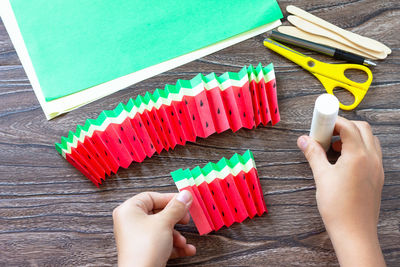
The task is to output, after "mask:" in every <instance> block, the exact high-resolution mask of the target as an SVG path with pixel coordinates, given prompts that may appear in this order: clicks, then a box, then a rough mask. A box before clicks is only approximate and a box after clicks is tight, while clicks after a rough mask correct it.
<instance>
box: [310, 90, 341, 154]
mask: <svg viewBox="0 0 400 267" xmlns="http://www.w3.org/2000/svg"><path fill="white" fill-rule="evenodd" d="M338 112H339V100H338V99H337V98H336V97H335V96H334V95H331V94H322V95H320V96H319V97H318V98H317V100H316V101H315V106H314V114H313V118H312V122H311V129H310V137H312V138H313V139H314V140H316V141H317V142H318V143H320V144H321V146H322V147H323V148H324V149H325V151H327V150H328V149H329V147H330V144H331V138H332V134H333V129H334V127H335V123H336V118H337V115H338Z"/></svg>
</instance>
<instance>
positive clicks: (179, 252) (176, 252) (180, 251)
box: [170, 244, 196, 259]
mask: <svg viewBox="0 0 400 267" xmlns="http://www.w3.org/2000/svg"><path fill="white" fill-rule="evenodd" d="M195 254H196V247H195V246H193V245H191V244H186V246H185V247H184V248H176V247H174V248H173V249H172V252H171V256H170V259H176V258H182V257H187V256H193V255H195Z"/></svg>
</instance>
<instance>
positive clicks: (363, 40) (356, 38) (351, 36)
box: [286, 5, 392, 54]
mask: <svg viewBox="0 0 400 267" xmlns="http://www.w3.org/2000/svg"><path fill="white" fill-rule="evenodd" d="M286 11H287V12H289V13H290V14H293V15H296V16H298V17H301V18H303V19H305V20H308V21H309V22H312V23H314V24H316V25H318V26H320V27H322V28H325V29H327V30H330V31H332V32H336V33H337V34H338V35H341V36H342V37H344V38H346V39H347V40H349V41H351V42H353V43H355V44H357V45H358V46H361V47H364V48H365V49H369V50H373V51H375V52H380V51H384V52H385V53H386V54H390V53H391V52H392V50H391V49H390V48H389V47H387V46H386V45H384V44H383V43H381V42H378V41H376V40H373V39H371V38H367V37H364V36H361V35H358V34H356V33H353V32H350V31H347V30H344V29H342V28H340V27H338V26H336V25H333V24H332V23H329V22H327V21H325V20H323V19H321V18H319V17H317V16H314V15H312V14H310V13H308V12H307V11H305V10H303V9H301V8H298V7H296V6H293V5H289V6H287V7H286Z"/></svg>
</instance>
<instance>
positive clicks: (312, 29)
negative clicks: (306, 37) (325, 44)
mask: <svg viewBox="0 0 400 267" xmlns="http://www.w3.org/2000/svg"><path fill="white" fill-rule="evenodd" d="M288 21H289V22H290V23H291V24H293V25H294V26H296V27H297V28H299V29H300V30H302V31H305V32H308V33H310V34H314V35H319V36H322V37H325V38H328V39H330V40H334V41H336V42H339V43H342V44H344V45H347V46H349V47H353V48H354V49H358V50H362V51H364V52H366V53H368V54H370V53H372V54H374V55H375V56H376V57H378V58H380V59H383V58H386V56H387V55H386V53H385V52H384V51H381V52H376V51H372V50H369V49H365V48H364V47H361V46H358V45H356V44H354V43H353V42H350V41H349V40H347V39H346V38H343V37H342V36H341V35H338V34H336V33H333V32H331V31H329V30H327V29H325V28H321V27H319V26H317V25H315V24H314V23H311V22H309V21H307V20H305V19H302V18H300V17H297V16H288Z"/></svg>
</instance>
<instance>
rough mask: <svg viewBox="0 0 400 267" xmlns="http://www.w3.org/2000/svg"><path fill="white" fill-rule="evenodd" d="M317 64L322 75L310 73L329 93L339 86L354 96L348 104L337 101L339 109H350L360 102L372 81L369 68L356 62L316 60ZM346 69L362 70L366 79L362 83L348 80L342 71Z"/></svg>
mask: <svg viewBox="0 0 400 267" xmlns="http://www.w3.org/2000/svg"><path fill="white" fill-rule="evenodd" d="M321 63H322V64H321ZM318 65H319V67H320V68H322V69H323V70H324V75H321V74H319V73H316V72H312V73H313V74H314V76H315V77H317V78H318V79H319V80H320V82H321V83H322V85H323V86H324V87H325V90H326V91H327V92H328V93H329V94H332V95H334V93H333V91H334V89H335V88H337V87H341V88H344V89H346V90H347V91H349V92H350V93H351V94H352V95H353V96H354V102H353V103H352V104H350V105H344V104H342V103H339V106H340V108H341V109H343V110H352V109H354V108H355V107H357V106H358V105H359V104H360V103H361V101H362V100H363V98H364V96H365V94H366V93H367V91H368V88H369V86H370V85H371V82H372V72H371V70H370V69H369V68H367V67H366V66H363V65H358V64H327V63H323V62H318ZM348 69H358V70H361V71H364V72H365V73H366V74H367V76H368V78H367V80H366V81H365V82H363V83H359V82H355V81H353V80H350V79H349V78H347V77H346V75H345V74H344V72H345V71H346V70H348Z"/></svg>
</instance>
